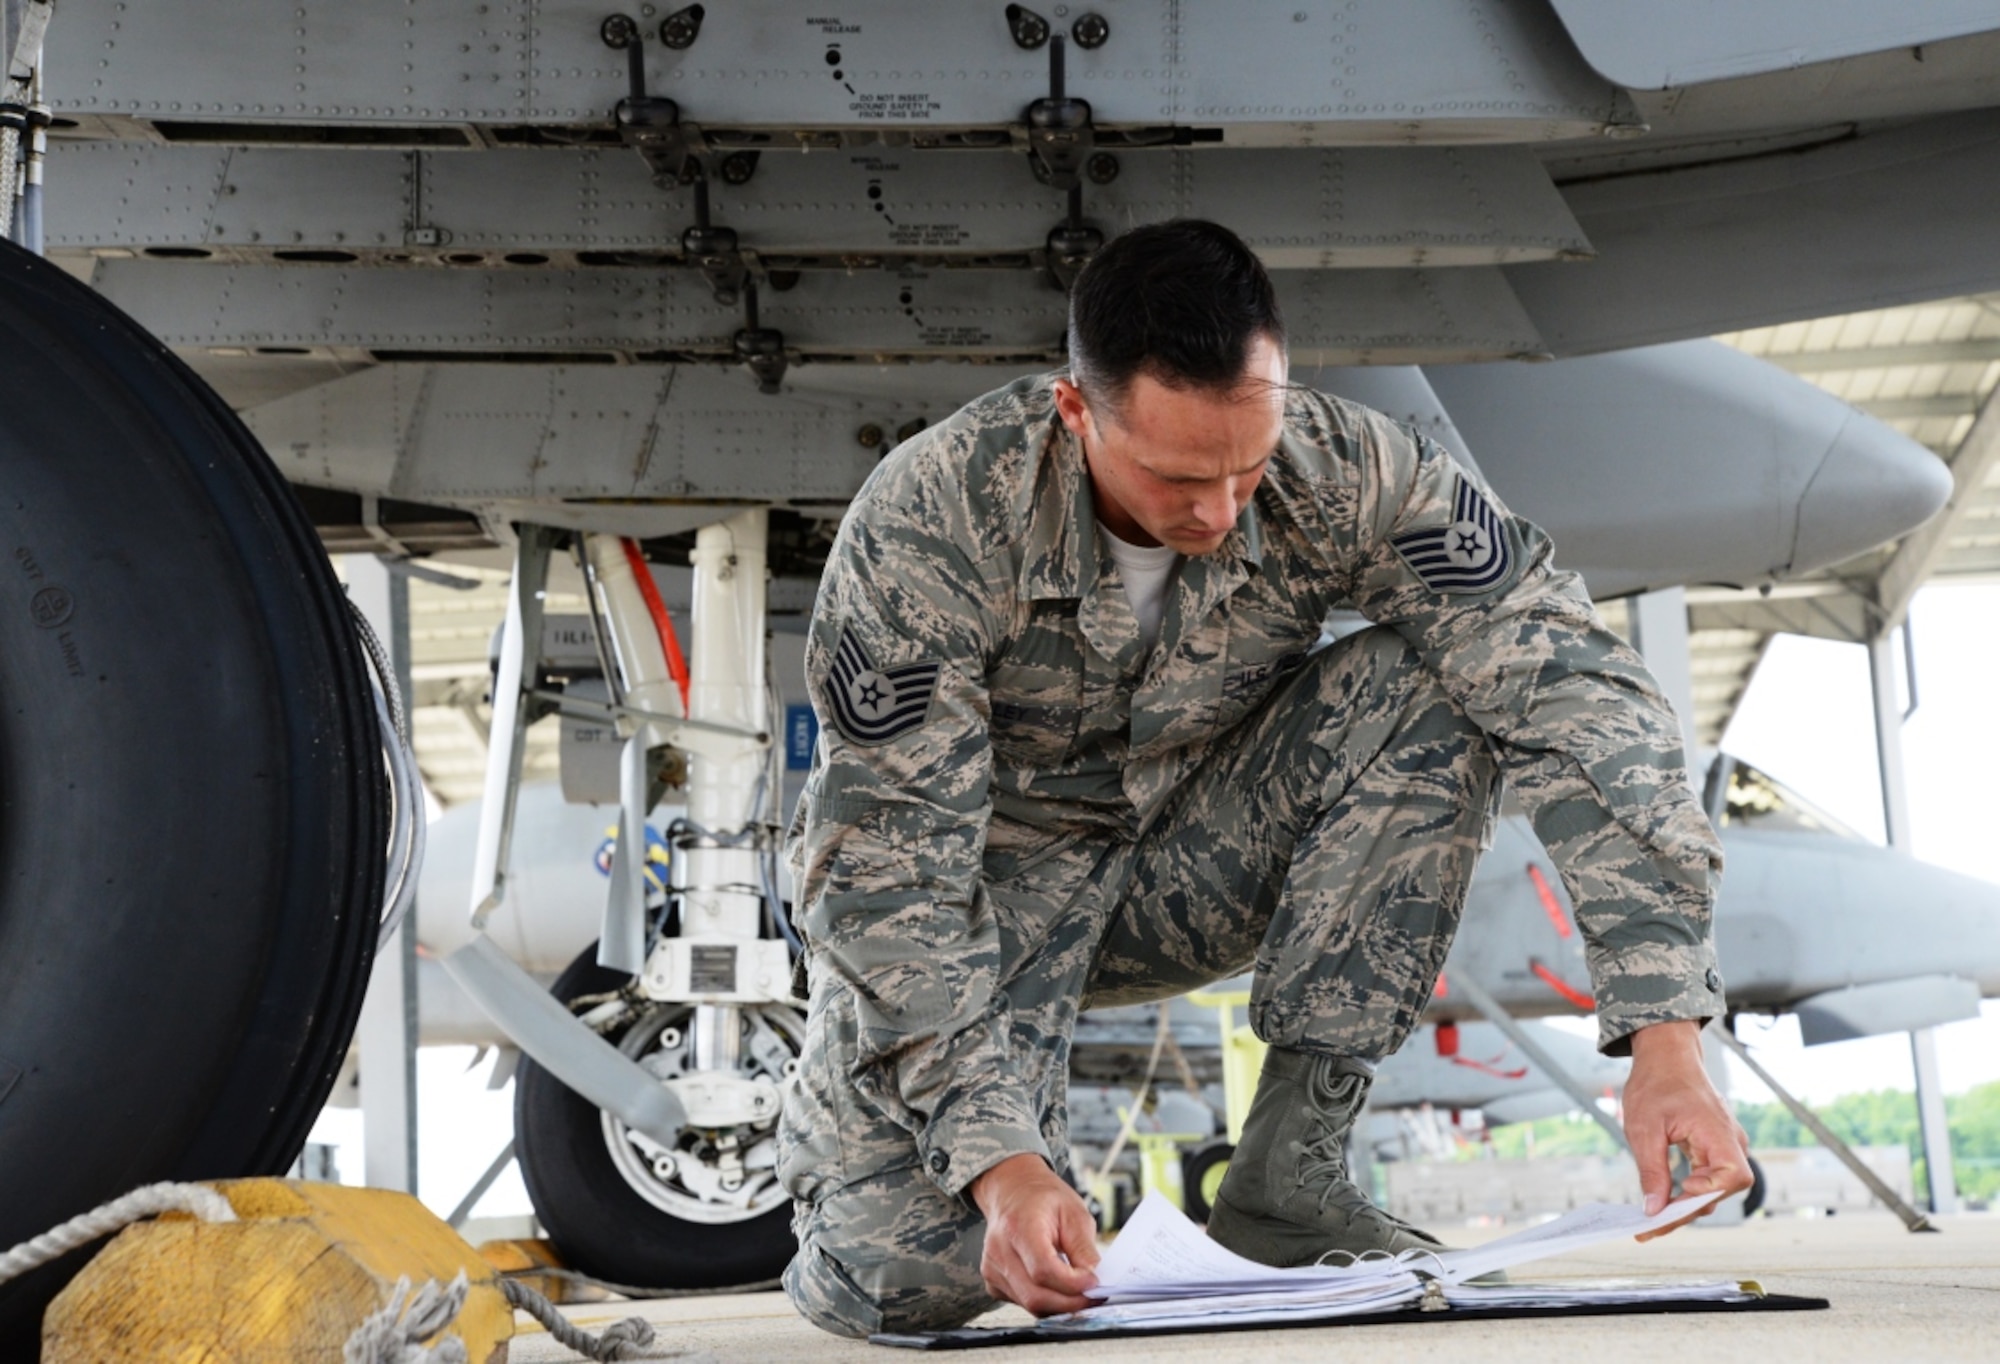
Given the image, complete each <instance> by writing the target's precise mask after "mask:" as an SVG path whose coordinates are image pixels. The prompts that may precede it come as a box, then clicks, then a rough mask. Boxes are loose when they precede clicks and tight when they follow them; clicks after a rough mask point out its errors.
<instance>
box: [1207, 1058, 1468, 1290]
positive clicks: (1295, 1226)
mask: <svg viewBox="0 0 2000 1364" xmlns="http://www.w3.org/2000/svg"><path fill="white" fill-rule="evenodd" d="M1373 1078H1374V1077H1373V1073H1372V1072H1371V1071H1370V1070H1369V1069H1368V1068H1367V1067H1366V1066H1364V1065H1362V1064H1361V1063H1359V1062H1357V1061H1350V1060H1347V1059H1346V1058H1344V1057H1338V1056H1315V1055H1312V1054H1310V1053H1307V1052H1300V1051H1284V1050H1280V1049H1279V1048H1277V1047H1272V1048H1271V1049H1270V1051H1268V1052H1266V1053H1265V1056H1264V1073H1263V1074H1262V1075H1261V1076H1260V1077H1259V1078H1258V1081H1257V1097H1256V1098H1255V1099H1253V1100H1252V1101H1251V1103H1250V1113H1249V1116H1248V1117H1246V1118H1245V1119H1244V1122H1243V1139H1242V1140H1241V1141H1240V1142H1238V1143H1237V1144H1236V1153H1235V1154H1234V1155H1233V1156H1231V1157H1230V1160H1229V1171H1228V1173H1227V1174H1225V1175H1224V1176H1223V1177H1222V1187H1221V1188H1220V1189H1218V1190H1217V1191H1216V1196H1215V1210H1214V1211H1213V1212H1212V1213H1210V1214H1209V1218H1208V1234H1209V1236H1210V1237H1211V1238H1213V1239H1214V1240H1215V1241H1217V1242H1219V1243H1220V1244H1221V1245H1223V1246H1226V1247H1228V1248H1229V1249H1230V1250H1233V1251H1235V1252H1236V1253H1237V1254H1238V1255H1241V1256H1243V1257H1244V1258H1246V1259H1250V1260H1255V1261H1257V1262H1258V1263H1259V1264H1265V1265H1271V1266H1273V1267H1276V1268H1281V1269H1283V1268H1290V1267H1291V1266H1293V1265H1309V1264H1315V1263H1320V1262H1324V1263H1327V1264H1344V1263H1347V1257H1348V1256H1360V1255H1363V1254H1365V1253H1367V1252H1368V1251H1383V1252H1386V1253H1387V1254H1390V1255H1396V1254H1400V1253H1401V1252H1403V1251H1405V1250H1442V1249H1444V1244H1443V1243H1442V1242H1441V1241H1439V1240H1438V1239H1437V1238H1436V1237H1434V1236H1432V1235H1431V1234H1430V1233H1428V1232H1425V1231H1419V1230H1418V1229H1417V1228H1415V1227H1413V1226H1411V1225H1409V1224H1408V1223H1407V1222H1403V1221H1400V1220H1399V1219H1397V1218H1394V1217H1391V1216H1390V1215H1389V1214H1388V1213H1386V1212H1384V1211H1382V1209H1380V1208H1378V1207H1376V1206H1375V1205H1374V1204H1373V1203H1370V1202H1369V1201H1368V1196H1367V1195H1366V1194H1364V1193H1362V1192H1361V1189H1360V1187H1359V1186H1357V1185H1356V1184H1355V1183H1354V1181H1353V1180H1351V1179H1349V1178H1348V1177H1347V1155H1346V1152H1345V1150H1344V1144H1345V1142H1346V1139H1347V1134H1348V1133H1349V1132H1350V1131H1351V1130H1353V1127H1354V1123H1355V1120H1356V1119H1357V1118H1358V1117H1359V1116H1360V1114H1361V1107H1362V1105H1363V1104H1364V1103H1365V1102H1367V1099H1368V1085H1369V1083H1370V1081H1371V1080H1372V1079H1373ZM1329 1252H1336V1253H1333V1254H1329ZM1339 1252H1344V1253H1339Z"/></svg>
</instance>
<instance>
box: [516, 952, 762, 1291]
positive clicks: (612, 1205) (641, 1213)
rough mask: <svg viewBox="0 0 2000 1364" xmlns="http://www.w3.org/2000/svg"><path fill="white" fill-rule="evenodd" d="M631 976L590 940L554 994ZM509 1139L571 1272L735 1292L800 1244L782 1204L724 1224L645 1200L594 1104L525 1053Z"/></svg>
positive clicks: (613, 985)
mask: <svg viewBox="0 0 2000 1364" xmlns="http://www.w3.org/2000/svg"><path fill="white" fill-rule="evenodd" d="M630 979H631V977H630V976H627V975H623V974H621V973H619V972H616V971H610V970H606V969H605V968H604V967H602V966H599V965H598V964H597V948H596V946H595V945H593V946H591V947H589V948H587V949H585V951H584V953H583V955H582V956H580V957H578V958H577V959H576V960H575V961H573V962H571V963H570V965H569V968H568V969H567V970H565V971H564V972H563V973H562V975H560V976H558V977H557V978H556V983H555V984H554V985H553V986H551V987H550V991H551V993H553V994H554V995H555V997H556V998H557V999H560V1000H563V1001H564V1002H565V1003H567V1002H568V1001H569V1000H572V999H575V998H577V997H579V996H581V995H594V994H601V993H604V992H606V991H610V990H616V989H617V988H618V987H620V986H621V985H624V984H626V983H627V982H628V981H629V980H630ZM514 1142H515V1155H516V1158H517V1159H518V1160H519V1161H520V1165H521V1178H522V1180H523V1181H524V1182H525V1183H526V1184H527V1186H528V1198H529V1200H530V1201H531V1202H532V1203H533V1204H534V1205H535V1216H536V1217H537V1218H539V1219H540V1220H541V1223H542V1225H543V1226H544V1227H545V1228H547V1229H548V1233H549V1239H550V1240H551V1241H552V1242H554V1243H555V1247H556V1251H557V1253H558V1254H559V1255H560V1256H561V1257H562V1260H563V1263H565V1264H566V1265H568V1266H569V1267H570V1268H572V1269H579V1270H582V1271H583V1272H584V1273H586V1274H591V1275H595V1276H596V1277H597V1278H600V1279H604V1280H606V1281H608V1282H611V1283H622V1284H632V1285H635V1286H638V1287H642V1288H733V1287H739V1286H742V1285H744V1284H754V1283H764V1282H766V1281H768V1280H770V1279H774V1278H776V1277H777V1276H778V1275H779V1274H780V1273H781V1272H783V1270H784V1268H785V1265H786V1264H787V1263H788V1262H789V1261H790V1260H791V1258H792V1254H793V1252H794V1251H795V1250H797V1249H798V1242H797V1241H796V1240H794V1239H793V1237H792V1209H791V1204H790V1202H788V1201H787V1202H783V1203H781V1204H780V1205H779V1206H778V1207H776V1208H774V1209H772V1210H771V1211H770V1212H767V1213H764V1214H762V1215H760V1216H757V1217H753V1218H750V1219H748V1220H745V1221H742V1222H729V1223H720V1224H717V1223H706V1222H694V1221H688V1220H684V1219H682V1218H678V1217H675V1216H673V1215H672V1214H670V1213H668V1212H666V1211H664V1210H662V1209H660V1208H658V1207H656V1206H654V1205H653V1204H652V1203H650V1202H648V1201H647V1200H646V1199H645V1198H643V1197H641V1196H640V1194H639V1193H638V1191H637V1190H635V1189H634V1188H633V1187H632V1185H631V1184H630V1183H628V1182H627V1180H626V1177H625V1175H624V1174H622V1173H621V1172H620V1171H619V1169H618V1167H617V1166H616V1165H615V1164H614V1163H613V1162H612V1159H611V1152H610V1148H609V1146H608V1145H607V1143H606V1140H605V1135H604V1125H603V1121H602V1113H601V1111H600V1110H599V1109H598V1107H597V1106H596V1105H595V1104H593V1103H591V1102H590V1101H589V1100H588V1099H586V1098H584V1097H583V1096H582V1095H580V1094H578V1093H577V1092H576V1091H575V1090H573V1089H571V1088H570V1087H569V1086H568V1085H565V1084H564V1083H563V1082H562V1081H560V1080H558V1079H556V1077H555V1076H553V1075H551V1074H549V1072H548V1071H546V1070H543V1069H542V1068H541V1067H540V1066H538V1065H536V1064H535V1063H534V1061H533V1060H532V1059H530V1058H528V1057H526V1056H524V1057H522V1058H521V1067H520V1070H519V1072H518V1076H517V1080H516V1083H515V1087H514Z"/></svg>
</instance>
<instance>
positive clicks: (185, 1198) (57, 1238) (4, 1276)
mask: <svg viewBox="0 0 2000 1364" xmlns="http://www.w3.org/2000/svg"><path fill="white" fill-rule="evenodd" d="M163 1212H186V1213H193V1214H194V1215H195V1216H196V1217H199V1218H200V1219H201V1220H202V1221H204V1222H234V1221H235V1220H236V1211H235V1209H233V1208H231V1207H230V1206H229V1200H228V1199H226V1198H224V1197H223V1196H222V1195H221V1194H219V1193H217V1192H216V1191H215V1190H213V1189H211V1188H208V1187H207V1186H206V1185H202V1184H147V1185H145V1186H143V1187H142V1188H137V1189H134V1190H133V1191H132V1192H131V1193H128V1194H126V1195H125V1196H124V1197H123V1198H114V1199H112V1200H111V1201H110V1202H109V1203H106V1204H104V1205H103V1206H101V1207H97V1208H92V1209H91V1210H90V1211H89V1212H87V1213H84V1214H82V1215H81V1216H77V1217H72V1218H70V1219H69V1221H67V1222H64V1223H63V1224H62V1225H61V1226H58V1227H54V1228H51V1229H50V1230H48V1231H45V1232H43V1233H42V1234H41V1235H40V1236H37V1237H35V1238H34V1239H33V1240H32V1241H23V1242H21V1244H20V1245H18V1246H15V1247H14V1248H13V1249H12V1250H10V1251H8V1252H7V1253H6V1254H5V1255H0V1283H6V1282H7V1281H8V1280H9V1279H16V1278H19V1277H20V1276H21V1275H23V1274H26V1273H27V1272H28V1271H29V1270H31V1269H38V1268H40V1267H41V1266H42V1265H45V1264H47V1263H48V1262H49V1261H51V1260H56V1259H60V1258H61V1257H62V1256H64V1255H67V1254H69V1253H70V1252H71V1251H72V1250H75V1249H77V1248H78V1247H80V1246H87V1245H89V1244H90V1243H91V1242H92V1241H95V1240H97V1239H98V1238H99V1237H100V1236H109V1235H110V1234H111V1233H112V1232H114V1231H117V1230H119V1229H120V1228H122V1227H128V1226H130V1225H131V1224H132V1223H134V1222H138V1221H141V1220H143V1219H145V1218H148V1217H157V1216H158V1215H159V1214H161V1213H163Z"/></svg>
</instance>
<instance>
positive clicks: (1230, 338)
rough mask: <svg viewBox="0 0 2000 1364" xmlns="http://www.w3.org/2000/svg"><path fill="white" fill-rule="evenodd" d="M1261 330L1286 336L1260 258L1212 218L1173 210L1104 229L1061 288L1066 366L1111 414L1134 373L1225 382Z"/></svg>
mask: <svg viewBox="0 0 2000 1364" xmlns="http://www.w3.org/2000/svg"><path fill="white" fill-rule="evenodd" d="M1259 336H1268V337H1270V338H1271V339H1272V340H1273V341H1275V342H1277V343H1278V344H1279V345H1281V346H1282V345H1283V344H1284V341H1285V323H1284V319H1283V318H1281V317H1280V316H1279V314H1278V296H1277V293H1276V291H1275V290H1273V289H1272V287H1271V277H1270V275H1269V274H1267V273H1265V270H1264V265H1263V262H1262V261H1260V260H1258V259H1257V256H1256V254H1255V253H1254V252H1252V251H1251V250H1250V248H1249V247H1247V246H1245V245H1244V244H1243V239H1242V238H1241V237H1238V236H1237V235H1236V234H1235V233H1234V232H1231V231H1230V230H1229V229H1228V228H1226V227H1223V226H1222V225H1221V224H1220V223H1210V222H1203V221H1202V220H1201V219H1199V218H1175V219H1172V220H1170V221H1168V222H1164V223H1148V224H1147V225H1146V226H1144V227H1135V228H1133V229H1132V230H1131V231H1129V232H1126V233H1124V234H1123V235H1121V236H1117V237H1114V238H1112V239H1111V241H1110V242H1109V243H1108V244H1107V245H1106V246H1105V247H1104V249H1103V250H1101V251H1099V252H1098V253H1097V254H1096V255H1094V256H1092V257H1091V258H1090V263H1089V264H1088V265H1086V266H1084V268H1083V272H1082V274H1080V275H1079V276H1078V277H1077V280H1076V284H1075V286H1074V287H1073V288H1072V289H1071V290H1070V296H1069V368H1070V376H1071V378H1072V379H1073V380H1074V381H1075V383H1076V385H1077V387H1078V388H1080V389H1082V390H1083V391H1084V395H1085V396H1086V397H1090V398H1094V399H1096V400H1097V401H1099V402H1102V403H1108V404H1109V405H1110V406H1111V408H1112V411H1113V413H1114V414H1116V413H1117V411H1118V408H1119V405H1120V404H1121V403H1122V402H1123V401H1124V398H1125V394H1126V390H1127V389H1129V388H1130V387H1131V384H1132V380H1133V379H1135V378H1137V377H1138V376H1139V375H1140V374H1149V375H1151V376H1152V377H1153V378H1154V379H1157V380H1158V381H1159V382H1160V383H1163V384H1165V385H1166V386H1167V387H1169V388H1201V389H1228V388H1230V387H1232V386H1233V385H1234V384H1235V383H1236V381H1237V380H1238V379H1239V378H1241V377H1242V375H1243V371H1244V369H1245V368H1246V367H1247V366H1248V365H1249V363H1250V346H1251V344H1252V342H1254V341H1255V340H1256V338H1258V337H1259Z"/></svg>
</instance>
